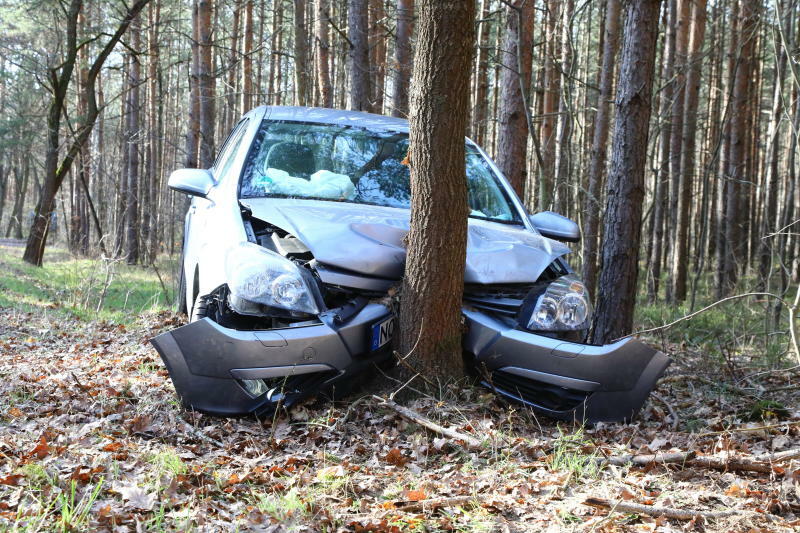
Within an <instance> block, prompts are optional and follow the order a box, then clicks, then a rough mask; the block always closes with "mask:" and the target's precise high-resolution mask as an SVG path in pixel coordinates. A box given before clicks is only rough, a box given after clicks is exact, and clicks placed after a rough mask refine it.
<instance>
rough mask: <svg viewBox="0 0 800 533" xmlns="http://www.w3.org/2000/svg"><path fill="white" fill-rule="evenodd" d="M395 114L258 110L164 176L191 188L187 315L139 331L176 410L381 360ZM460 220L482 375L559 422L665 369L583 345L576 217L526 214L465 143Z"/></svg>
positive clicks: (639, 400) (265, 403) (353, 370)
mask: <svg viewBox="0 0 800 533" xmlns="http://www.w3.org/2000/svg"><path fill="white" fill-rule="evenodd" d="M408 142H409V141H408V122H407V121H405V120H401V119H397V118H389V117H384V116H378V115H371V114H367V113H359V112H351V111H339V110H331V109H317V108H299V107H259V108H257V109H254V110H253V111H251V112H249V113H248V114H247V115H245V116H244V117H243V118H242V119H241V121H240V122H239V123H238V124H237V125H236V127H235V128H234V129H233V131H232V133H231V134H230V136H229V137H228V139H227V140H226V141H225V144H224V145H223V146H222V149H221V150H220V154H219V157H218V158H217V160H216V162H215V163H214V167H213V168H211V169H210V170H202V169H182V170H178V171H176V172H174V173H173V174H172V176H171V177H170V180H169V186H170V187H171V188H172V189H174V190H176V191H179V192H182V193H186V194H188V195H190V196H191V197H192V203H191V207H190V208H189V212H188V213H187V215H186V227H185V240H184V245H183V262H182V276H181V278H182V282H181V287H182V294H183V295H184V298H185V308H186V310H187V311H188V312H189V314H190V316H191V322H190V323H189V324H188V325H185V326H182V327H179V328H177V329H175V330H173V331H170V332H167V333H164V334H162V335H159V336H158V337H156V338H154V339H153V340H152V342H153V344H154V345H155V347H156V349H157V350H158V352H159V353H160V354H161V357H162V359H163V360H164V363H165V364H166V366H167V369H168V370H169V373H170V377H171V378H172V381H173V383H174V385H175V390H176V391H177V393H178V395H179V396H180V398H181V400H182V401H183V403H184V405H186V406H187V407H191V408H193V409H196V410H199V411H204V412H207V413H212V414H218V415H242V414H247V413H257V414H259V413H263V412H265V411H269V410H271V409H273V408H274V407H275V406H276V405H277V404H278V403H279V402H282V403H283V404H290V403H292V402H296V401H297V400H299V399H301V398H303V397H305V396H308V395H310V394H315V393H319V392H324V391H330V390H332V389H333V388H334V386H335V387H345V388H346V387H347V385H349V384H351V383H352V382H353V376H354V375H356V374H357V373H359V372H362V371H365V370H368V369H371V368H373V366H374V365H375V364H376V363H380V362H381V361H385V360H387V359H388V358H390V356H391V340H392V334H393V330H394V321H395V313H396V312H397V309H396V305H397V303H396V302H397V299H396V298H395V297H393V295H394V294H395V292H396V291H395V290H394V288H395V287H398V286H399V285H400V280H401V278H402V276H403V269H404V264H405V256H406V250H405V244H404V237H405V235H406V233H407V231H408V227H409V206H410V186H409V169H408V167H407V165H405V164H404V160H405V158H406V155H407V151H408ZM465 143H466V168H467V184H468V190H469V202H470V211H471V213H470V215H469V229H468V244H467V259H466V269H465V275H464V299H463V302H464V304H463V315H464V322H465V328H466V333H465V335H464V339H463V346H464V351H465V356H466V357H467V358H468V359H469V361H470V362H471V364H472V367H473V368H474V369H475V371H476V373H477V375H478V376H479V379H480V380H481V382H482V383H483V384H484V385H486V386H487V387H489V388H490V389H492V390H493V391H495V392H496V393H498V394H501V395H503V396H505V397H508V398H511V399H514V400H517V401H519V402H522V403H524V404H525V405H528V406H530V407H532V408H533V409H535V410H536V411H538V412H541V413H544V414H546V415H549V416H552V417H555V418H560V419H578V420H586V421H589V422H594V421H620V420H628V419H630V418H631V417H632V416H633V415H634V414H635V413H636V412H637V411H638V410H639V408H640V407H641V406H642V404H643V403H644V401H645V399H646V398H647V396H648V394H649V393H650V391H651V389H652V388H653V386H654V385H655V383H656V380H657V379H658V378H659V377H660V376H661V375H662V373H663V372H664V370H665V369H666V368H667V366H668V365H669V363H670V359H669V358H668V357H666V356H665V355H664V354H662V353H660V352H658V351H656V350H654V349H652V348H650V347H649V346H647V345H645V344H643V343H641V342H639V341H637V340H635V339H625V340H621V341H619V342H615V343H613V344H608V345H605V346H596V345H591V344H585V343H584V342H582V341H583V340H584V339H585V336H586V331H587V329H588V326H589V324H590V321H591V307H590V303H589V302H590V300H589V297H588V294H587V292H586V289H585V288H584V286H583V284H582V283H581V281H580V279H579V278H578V277H577V276H576V275H575V273H574V272H573V271H572V270H571V269H570V267H569V265H568V264H567V262H566V260H565V259H564V256H566V255H567V254H568V253H569V251H570V249H569V248H568V246H566V245H565V244H564V242H574V241H577V240H578V238H579V234H578V229H577V225H576V224H575V223H573V222H572V221H570V220H568V219H566V218H564V217H561V216H560V215H557V214H555V213H549V212H546V213H539V214H536V215H533V216H529V215H528V213H527V212H526V210H525V208H524V206H523V204H522V203H521V202H520V200H519V198H517V196H516V194H514V191H513V189H512V188H511V187H510V186H509V184H508V182H507V181H506V180H505V178H504V177H503V176H502V175H501V173H500V171H499V170H498V168H497V167H496V166H495V165H494V163H493V162H492V161H491V159H489V157H488V156H487V155H486V154H485V153H484V152H483V151H482V150H481V149H480V147H478V146H477V145H476V144H475V143H473V142H471V141H469V140H466V141H465Z"/></svg>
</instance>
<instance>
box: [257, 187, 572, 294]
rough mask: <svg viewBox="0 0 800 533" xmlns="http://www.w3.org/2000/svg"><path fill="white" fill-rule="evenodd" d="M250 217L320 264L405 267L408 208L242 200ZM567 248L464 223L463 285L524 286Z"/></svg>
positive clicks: (377, 273) (510, 230)
mask: <svg viewBox="0 0 800 533" xmlns="http://www.w3.org/2000/svg"><path fill="white" fill-rule="evenodd" d="M243 203H244V204H246V205H247V206H249V207H250V209H252V211H253V216H254V217H255V218H257V219H259V220H263V221H265V222H268V223H269V224H272V225H274V226H277V227H279V228H281V229H283V230H284V231H286V232H288V233H291V234H292V235H294V236H295V237H297V238H298V239H300V240H301V241H302V242H303V243H304V244H305V245H306V246H307V247H308V248H309V249H310V250H311V253H312V254H314V258H315V259H316V260H317V261H319V262H320V263H322V264H324V265H327V266H331V267H335V268H340V269H345V270H349V271H351V272H354V273H358V274H362V275H366V276H372V277H379V278H384V279H400V277H401V276H402V275H403V270H404V268H405V259H406V249H405V243H404V238H405V236H406V234H407V233H408V227H409V214H410V211H409V210H408V209H397V208H392V207H380V206H372V205H365V204H353V203H340V202H328V201H318V200H296V199H283V198H248V199H246V200H243ZM569 251H570V249H569V248H568V247H567V246H565V245H563V244H561V243H559V242H557V241H553V240H551V239H548V238H545V237H542V236H541V235H538V234H536V233H533V232H531V231H529V230H527V229H524V228H522V227H515V226H508V225H505V224H500V223H496V222H489V221H484V220H477V219H470V220H469V231H468V235H467V261H466V265H465V270H464V281H465V283H480V284H489V283H529V282H534V281H536V280H537V279H538V278H539V276H540V275H541V273H542V272H543V271H544V269H545V268H547V266H548V265H549V264H550V263H552V262H553V260H555V259H556V258H557V257H560V256H562V255H564V254H567V253H569Z"/></svg>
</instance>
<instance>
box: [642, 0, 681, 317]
mask: <svg viewBox="0 0 800 533" xmlns="http://www.w3.org/2000/svg"><path fill="white" fill-rule="evenodd" d="M667 1H668V2H669V3H668V9H667V11H668V19H667V25H666V26H667V32H666V39H665V42H664V61H663V63H664V64H663V67H662V70H661V80H662V83H664V88H663V89H662V91H661V115H662V116H661V123H662V126H661V136H660V137H659V154H660V160H659V168H658V171H657V173H658V176H657V178H656V187H655V195H654V198H653V228H652V233H653V247H652V255H651V256H650V276H649V277H648V280H649V283H648V285H647V299H648V301H649V302H651V303H653V302H655V301H656V299H657V298H658V289H659V285H660V284H661V264H662V260H663V256H664V226H665V219H666V214H667V200H668V198H667V196H668V192H667V191H668V188H669V185H668V183H669V161H670V157H669V154H670V152H669V149H670V141H671V140H672V122H671V121H670V117H671V116H672V106H673V103H674V102H673V97H674V95H675V81H674V80H673V79H672V78H673V70H674V66H675V33H676V23H675V20H676V19H677V16H678V4H677V0H667Z"/></svg>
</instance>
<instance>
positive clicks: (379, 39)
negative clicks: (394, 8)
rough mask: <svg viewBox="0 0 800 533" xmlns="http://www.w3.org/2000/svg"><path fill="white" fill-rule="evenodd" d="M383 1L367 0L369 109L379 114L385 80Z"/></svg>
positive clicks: (381, 107)
mask: <svg viewBox="0 0 800 533" xmlns="http://www.w3.org/2000/svg"><path fill="white" fill-rule="evenodd" d="M383 2H384V0H369V18H370V21H369V27H370V39H369V64H370V65H372V79H371V80H370V87H371V88H372V94H371V96H370V111H371V112H372V113H377V114H379V115H380V114H382V113H383V100H384V95H383V87H384V85H385V82H386V40H385V36H386V30H385V28H384V27H383V18H384V17H385V16H386V13H385V12H384V8H383Z"/></svg>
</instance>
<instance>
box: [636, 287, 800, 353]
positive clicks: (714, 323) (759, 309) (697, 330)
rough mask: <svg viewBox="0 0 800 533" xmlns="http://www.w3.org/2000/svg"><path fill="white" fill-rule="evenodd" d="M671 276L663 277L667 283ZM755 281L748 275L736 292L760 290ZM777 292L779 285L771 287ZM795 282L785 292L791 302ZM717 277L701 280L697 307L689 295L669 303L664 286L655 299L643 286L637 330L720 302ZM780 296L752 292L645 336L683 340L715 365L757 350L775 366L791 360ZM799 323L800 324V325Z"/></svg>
mask: <svg viewBox="0 0 800 533" xmlns="http://www.w3.org/2000/svg"><path fill="white" fill-rule="evenodd" d="M667 281H668V280H666V279H664V280H662V287H663V285H664V283H666V282H667ZM755 287H756V280H755V279H752V278H744V279H742V280H740V282H739V286H738V287H737V289H736V290H735V291H733V292H732V293H731V294H732V295H736V294H745V293H748V292H755ZM772 290H773V291H774V288H773V289H772ZM795 290H797V288H796V287H792V286H791V285H790V287H789V292H788V293H787V294H786V295H785V296H784V297H783V299H784V300H785V301H787V302H791V301H792V299H793V298H794V294H795V293H794V291H795ZM715 295H716V290H715V288H714V280H713V276H712V275H711V274H704V275H703V276H701V278H700V279H699V280H698V289H697V295H696V300H695V302H694V306H691V302H690V300H691V292H690V294H689V299H688V300H687V301H686V302H684V303H681V304H668V303H666V302H665V301H664V299H663V291H662V294H661V295H660V297H659V300H658V301H657V302H655V303H652V304H651V303H648V302H647V301H646V296H645V291H644V288H642V289H641V290H640V291H639V299H638V302H637V307H636V315H635V319H634V324H635V326H634V327H635V329H636V330H646V329H650V328H655V327H659V326H662V325H665V324H668V323H670V322H673V321H675V320H678V319H680V318H682V317H684V316H686V315H689V314H690V313H693V312H696V311H699V310H701V309H703V308H704V307H706V306H709V305H711V304H713V303H715V302H716V301H717V299H716V297H715ZM775 305H776V300H775V299H774V298H770V297H762V296H748V297H746V298H736V299H732V300H729V301H726V302H723V303H720V304H719V305H716V306H715V307H712V308H711V309H709V310H707V311H704V312H702V313H700V314H698V315H696V316H694V317H692V318H690V319H688V320H685V321H682V322H680V323H678V324H676V325H675V326H672V327H671V328H668V329H665V330H660V331H655V332H650V333H647V334H645V337H646V338H647V339H649V340H651V341H654V342H661V341H664V342H667V343H671V344H674V345H678V346H680V347H681V349H682V350H688V351H694V352H697V353H702V354H705V356H706V357H708V358H709V362H711V363H712V364H714V365H719V364H722V365H725V364H726V359H728V360H730V359H732V358H735V357H738V356H741V355H749V356H753V355H758V357H757V363H758V364H760V365H762V366H764V367H767V368H771V367H775V366H776V365H782V364H785V363H786V360H787V357H786V356H787V355H788V353H789V350H790V347H789V342H790V339H789V334H788V330H789V324H788V312H787V310H786V309H785V308H784V309H781V314H780V320H779V322H778V323H777V324H776V323H774V316H775V315H774V311H775ZM797 327H800V324H797Z"/></svg>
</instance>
